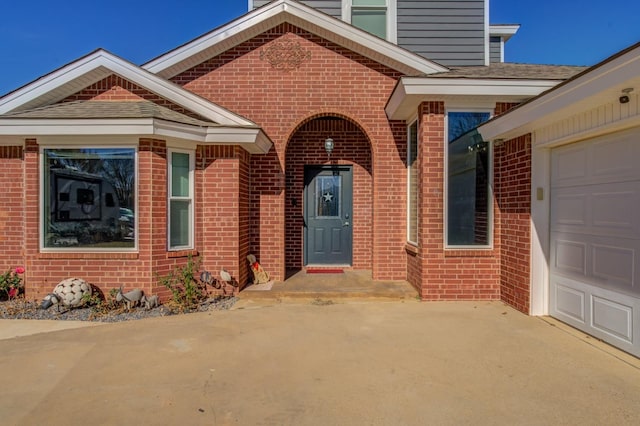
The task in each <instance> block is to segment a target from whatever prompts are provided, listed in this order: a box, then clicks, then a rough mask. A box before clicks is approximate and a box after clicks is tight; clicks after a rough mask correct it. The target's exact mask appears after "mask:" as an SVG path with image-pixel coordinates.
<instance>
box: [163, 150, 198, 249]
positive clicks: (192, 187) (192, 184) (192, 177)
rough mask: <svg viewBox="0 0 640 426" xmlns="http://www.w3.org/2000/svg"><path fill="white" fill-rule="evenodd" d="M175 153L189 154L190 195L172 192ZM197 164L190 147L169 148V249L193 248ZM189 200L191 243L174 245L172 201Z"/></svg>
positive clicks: (194, 154)
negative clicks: (179, 195) (172, 243)
mask: <svg viewBox="0 0 640 426" xmlns="http://www.w3.org/2000/svg"><path fill="white" fill-rule="evenodd" d="M173 153H180V154H188V155H189V195H188V196H187V197H177V196H176V197H174V196H173V194H172V181H173V163H172V160H173ZM195 165H196V153H195V151H193V150H188V149H177V148H169V149H167V251H179V250H192V249H193V248H194V247H195V245H194V236H195V232H194V229H195V223H194V219H195V197H194V194H195ZM172 200H176V201H189V243H188V244H187V245H181V246H172V245H171V201H172Z"/></svg>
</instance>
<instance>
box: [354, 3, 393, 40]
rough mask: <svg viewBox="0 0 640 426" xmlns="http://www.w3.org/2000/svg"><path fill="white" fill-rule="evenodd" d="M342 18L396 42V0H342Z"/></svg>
mask: <svg viewBox="0 0 640 426" xmlns="http://www.w3.org/2000/svg"><path fill="white" fill-rule="evenodd" d="M342 18H343V20H344V21H346V22H350V23H351V24H352V25H353V26H355V27H358V28H361V29H363V30H365V31H367V32H370V33H371V34H373V35H376V36H378V37H380V38H382V39H385V40H388V41H390V42H392V43H395V42H396V38H397V35H396V0H343V16H342Z"/></svg>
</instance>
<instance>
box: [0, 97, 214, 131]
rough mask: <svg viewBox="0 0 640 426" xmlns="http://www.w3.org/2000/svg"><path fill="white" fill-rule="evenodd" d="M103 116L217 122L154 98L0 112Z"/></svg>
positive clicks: (28, 115)
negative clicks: (198, 117) (180, 111)
mask: <svg viewBox="0 0 640 426" xmlns="http://www.w3.org/2000/svg"><path fill="white" fill-rule="evenodd" d="M3 118H5V119H9V118H12V119H15V118H27V119H92V118H93V119H99V118H110V119H118V118H157V119H161V120H166V121H171V122H175V123H180V124H188V125H192V126H199V127H212V126H217V124H216V123H213V122H208V121H203V120H198V119H196V118H192V117H189V116H187V115H184V114H181V113H179V112H176V111H172V110H170V109H169V108H165V107H163V106H160V105H158V104H155V103H153V102H150V101H123V102H120V101H74V102H65V103H60V104H54V105H48V106H45V107H42V108H36V109H32V110H28V111H19V112H15V113H8V114H4V115H0V119H3Z"/></svg>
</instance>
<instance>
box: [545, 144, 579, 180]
mask: <svg viewBox="0 0 640 426" xmlns="http://www.w3.org/2000/svg"><path fill="white" fill-rule="evenodd" d="M551 173H552V174H553V176H554V180H553V185H554V186H558V187H561V186H567V185H572V184H579V183H581V182H584V180H585V179H586V178H587V173H588V168H587V151H586V149H585V147H583V146H580V145H571V146H569V147H563V148H558V149H557V150H555V155H554V156H553V158H552V159H551Z"/></svg>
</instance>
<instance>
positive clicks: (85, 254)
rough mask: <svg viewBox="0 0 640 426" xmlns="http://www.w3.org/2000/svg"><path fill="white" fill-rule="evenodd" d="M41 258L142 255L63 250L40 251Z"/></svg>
mask: <svg viewBox="0 0 640 426" xmlns="http://www.w3.org/2000/svg"><path fill="white" fill-rule="evenodd" d="M38 257H39V258H40V259H109V260H113V259H124V260H131V259H138V258H139V257H140V255H139V253H138V252H128V253H126V252H113V251H104V252H72V251H67V252H62V251H46V252H40V254H39V255H38Z"/></svg>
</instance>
